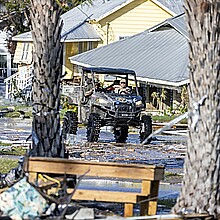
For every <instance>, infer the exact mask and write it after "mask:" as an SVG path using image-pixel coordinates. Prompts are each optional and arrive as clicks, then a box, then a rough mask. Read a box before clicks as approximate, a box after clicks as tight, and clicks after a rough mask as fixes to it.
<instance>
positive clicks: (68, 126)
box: [63, 111, 78, 136]
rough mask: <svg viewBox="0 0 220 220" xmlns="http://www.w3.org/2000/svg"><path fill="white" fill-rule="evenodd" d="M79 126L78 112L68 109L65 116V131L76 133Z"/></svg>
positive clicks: (65, 132)
mask: <svg viewBox="0 0 220 220" xmlns="http://www.w3.org/2000/svg"><path fill="white" fill-rule="evenodd" d="M77 127H78V117H77V113H76V112H73V111H67V112H66V113H65V115H64V118H63V133H64V135H65V136H66V134H76V132H77Z"/></svg>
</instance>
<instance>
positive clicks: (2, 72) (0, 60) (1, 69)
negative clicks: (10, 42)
mask: <svg viewBox="0 0 220 220" xmlns="http://www.w3.org/2000/svg"><path fill="white" fill-rule="evenodd" d="M0 77H4V78H6V77H7V55H0Z"/></svg>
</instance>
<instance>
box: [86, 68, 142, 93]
mask: <svg viewBox="0 0 220 220" xmlns="http://www.w3.org/2000/svg"><path fill="white" fill-rule="evenodd" d="M83 73H84V74H83V78H84V80H85V81H86V80H87V79H90V80H91V82H92V84H93V87H94V88H95V91H96V92H105V93H112V94H114V93H119V94H121V95H126V94H129V95H130V94H136V95H138V86H137V80H136V75H135V72H134V71H133V70H127V69H112V68H94V67H91V68H84V69H83Z"/></svg>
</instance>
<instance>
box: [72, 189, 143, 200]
mask: <svg viewBox="0 0 220 220" xmlns="http://www.w3.org/2000/svg"><path fill="white" fill-rule="evenodd" d="M68 191H69V193H70V192H71V189H70V190H68ZM140 196H141V197H142V198H143V195H141V194H140ZM146 198H147V196H146ZM72 199H73V200H88V201H89V200H90V201H99V202H119V203H134V204H135V203H137V202H138V194H137V193H132V192H115V191H102V190H83V189H77V190H76V192H75V193H74V195H73V197H72Z"/></svg>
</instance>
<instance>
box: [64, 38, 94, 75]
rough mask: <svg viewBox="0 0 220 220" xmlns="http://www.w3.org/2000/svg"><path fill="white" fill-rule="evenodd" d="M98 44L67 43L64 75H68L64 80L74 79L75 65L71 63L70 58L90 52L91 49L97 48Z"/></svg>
mask: <svg viewBox="0 0 220 220" xmlns="http://www.w3.org/2000/svg"><path fill="white" fill-rule="evenodd" d="M97 45H98V42H95V41H94V42H92V41H91V42H76V43H70V42H68V43H65V47H64V49H65V51H64V63H63V73H66V75H65V77H64V79H71V78H72V77H73V64H72V63H71V62H70V60H69V57H71V56H74V55H77V54H79V53H83V52H85V51H88V50H89V49H93V48H96V47H97Z"/></svg>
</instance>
